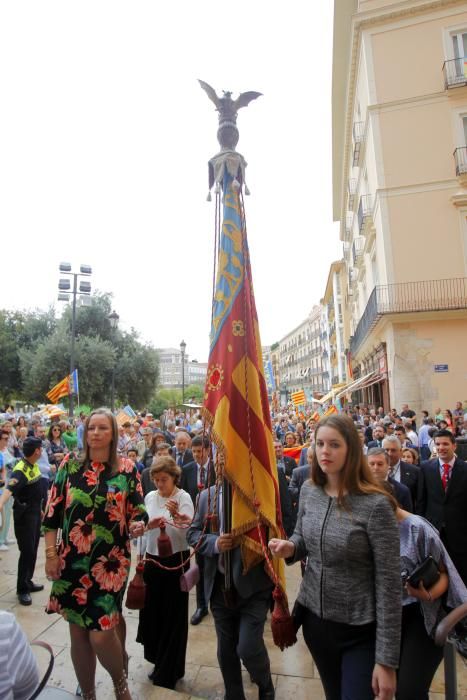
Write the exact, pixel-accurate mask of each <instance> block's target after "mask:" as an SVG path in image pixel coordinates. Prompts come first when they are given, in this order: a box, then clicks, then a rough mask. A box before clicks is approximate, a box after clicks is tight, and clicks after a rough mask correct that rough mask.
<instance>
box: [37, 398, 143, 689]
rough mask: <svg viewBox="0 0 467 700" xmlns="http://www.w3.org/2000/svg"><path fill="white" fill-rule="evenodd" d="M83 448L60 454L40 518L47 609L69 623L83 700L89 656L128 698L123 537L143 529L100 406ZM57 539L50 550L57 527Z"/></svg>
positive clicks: (138, 496) (111, 422) (135, 485)
mask: <svg viewBox="0 0 467 700" xmlns="http://www.w3.org/2000/svg"><path fill="white" fill-rule="evenodd" d="M83 441H84V446H85V447H84V454H83V456H82V457H81V456H80V457H79V458H77V457H75V456H74V455H72V454H69V455H67V457H65V459H64V461H63V462H62V464H61V465H60V469H59V470H58V472H57V475H56V478H55V483H54V486H53V487H52V490H51V493H50V498H49V502H48V504H47V511H46V515H45V518H44V523H43V525H44V530H45V545H46V546H45V557H46V562H45V571H46V574H47V577H48V578H49V579H50V580H53V581H54V583H53V585H52V590H51V593H50V600H49V603H48V605H47V612H48V613H54V612H58V613H60V614H61V615H63V617H64V618H65V620H67V622H69V624H70V637H71V658H72V660H73V666H74V668H75V672H76V676H77V678H78V682H79V684H80V687H81V690H82V696H83V698H84V699H85V700H96V691H95V671H96V657H97V658H98V659H99V661H100V663H101V664H102V666H104V668H105V669H106V670H107V671H108V673H109V674H110V676H111V677H112V680H113V683H114V689H115V695H116V697H117V698H121V699H122V700H131V695H130V692H129V690H128V685H127V680H126V672H127V664H128V656H127V654H126V651H125V621H124V619H123V616H122V600H123V594H124V592H125V586H126V582H127V578H128V571H129V569H130V559H131V553H130V538H131V537H137V536H139V535H141V534H142V533H143V532H144V524H143V523H142V522H136V521H137V520H139V519H141V518H143V519H146V518H147V516H146V513H145V509H144V505H143V497H142V493H141V487H140V484H139V477H138V474H137V472H136V467H135V465H134V464H133V462H130V461H129V460H128V459H126V458H123V457H122V458H119V457H118V456H117V442H118V427H117V422H116V420H115V417H114V416H113V415H112V413H111V412H110V411H109V410H108V409H105V408H100V409H98V410H96V411H93V412H92V413H91V414H90V416H89V417H88V418H87V419H86V423H85V426H84V434H83ZM59 529H61V530H62V541H61V543H60V546H59V548H58V551H57V531H58V530H59Z"/></svg>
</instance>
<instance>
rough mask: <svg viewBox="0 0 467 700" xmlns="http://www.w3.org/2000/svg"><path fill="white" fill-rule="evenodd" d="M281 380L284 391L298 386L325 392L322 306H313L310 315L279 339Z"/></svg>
mask: <svg viewBox="0 0 467 700" xmlns="http://www.w3.org/2000/svg"><path fill="white" fill-rule="evenodd" d="M279 384H280V390H281V394H282V395H284V394H285V392H286V391H288V392H292V391H297V390H298V389H307V390H308V391H309V392H310V393H313V394H315V393H318V394H322V393H323V391H324V378H323V365H322V352H321V309H320V307H319V306H314V307H313V309H312V311H311V313H310V314H309V316H308V317H307V318H306V319H305V320H304V321H302V323H300V324H299V325H298V326H297V327H296V328H294V329H293V330H292V331H290V332H289V333H288V334H287V335H285V336H284V337H283V338H282V339H281V340H280V341H279Z"/></svg>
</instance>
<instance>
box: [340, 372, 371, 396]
mask: <svg viewBox="0 0 467 700" xmlns="http://www.w3.org/2000/svg"><path fill="white" fill-rule="evenodd" d="M374 376H375V373H374V372H369V374H365V375H364V376H363V377H359V378H358V379H355V380H354V381H353V382H350V384H347V386H345V387H344V388H343V389H341V390H340V391H339V393H338V394H337V396H336V399H340V398H341V396H345V394H351V393H352V391H357V389H361V388H362V385H363V384H365V383H366V382H367V381H369V380H370V379H371V378H372V377H374Z"/></svg>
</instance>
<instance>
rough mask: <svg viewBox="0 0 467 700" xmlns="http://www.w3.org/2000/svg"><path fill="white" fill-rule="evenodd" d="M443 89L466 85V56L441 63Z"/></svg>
mask: <svg viewBox="0 0 467 700" xmlns="http://www.w3.org/2000/svg"><path fill="white" fill-rule="evenodd" d="M443 74H444V87H445V89H446V90H449V89H450V88H456V87H464V85H467V56H460V57H459V58H453V59H451V60H450V61H445V62H444V63H443Z"/></svg>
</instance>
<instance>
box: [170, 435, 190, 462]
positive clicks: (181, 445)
mask: <svg viewBox="0 0 467 700" xmlns="http://www.w3.org/2000/svg"><path fill="white" fill-rule="evenodd" d="M190 446H191V437H190V436H189V435H188V433H187V432H186V431H185V430H179V431H177V433H175V444H174V447H172V457H173V458H174V460H175V462H176V463H177V465H178V466H179V467H184V466H185V464H189V463H190V462H192V461H193V453H192V451H191V450H190Z"/></svg>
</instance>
